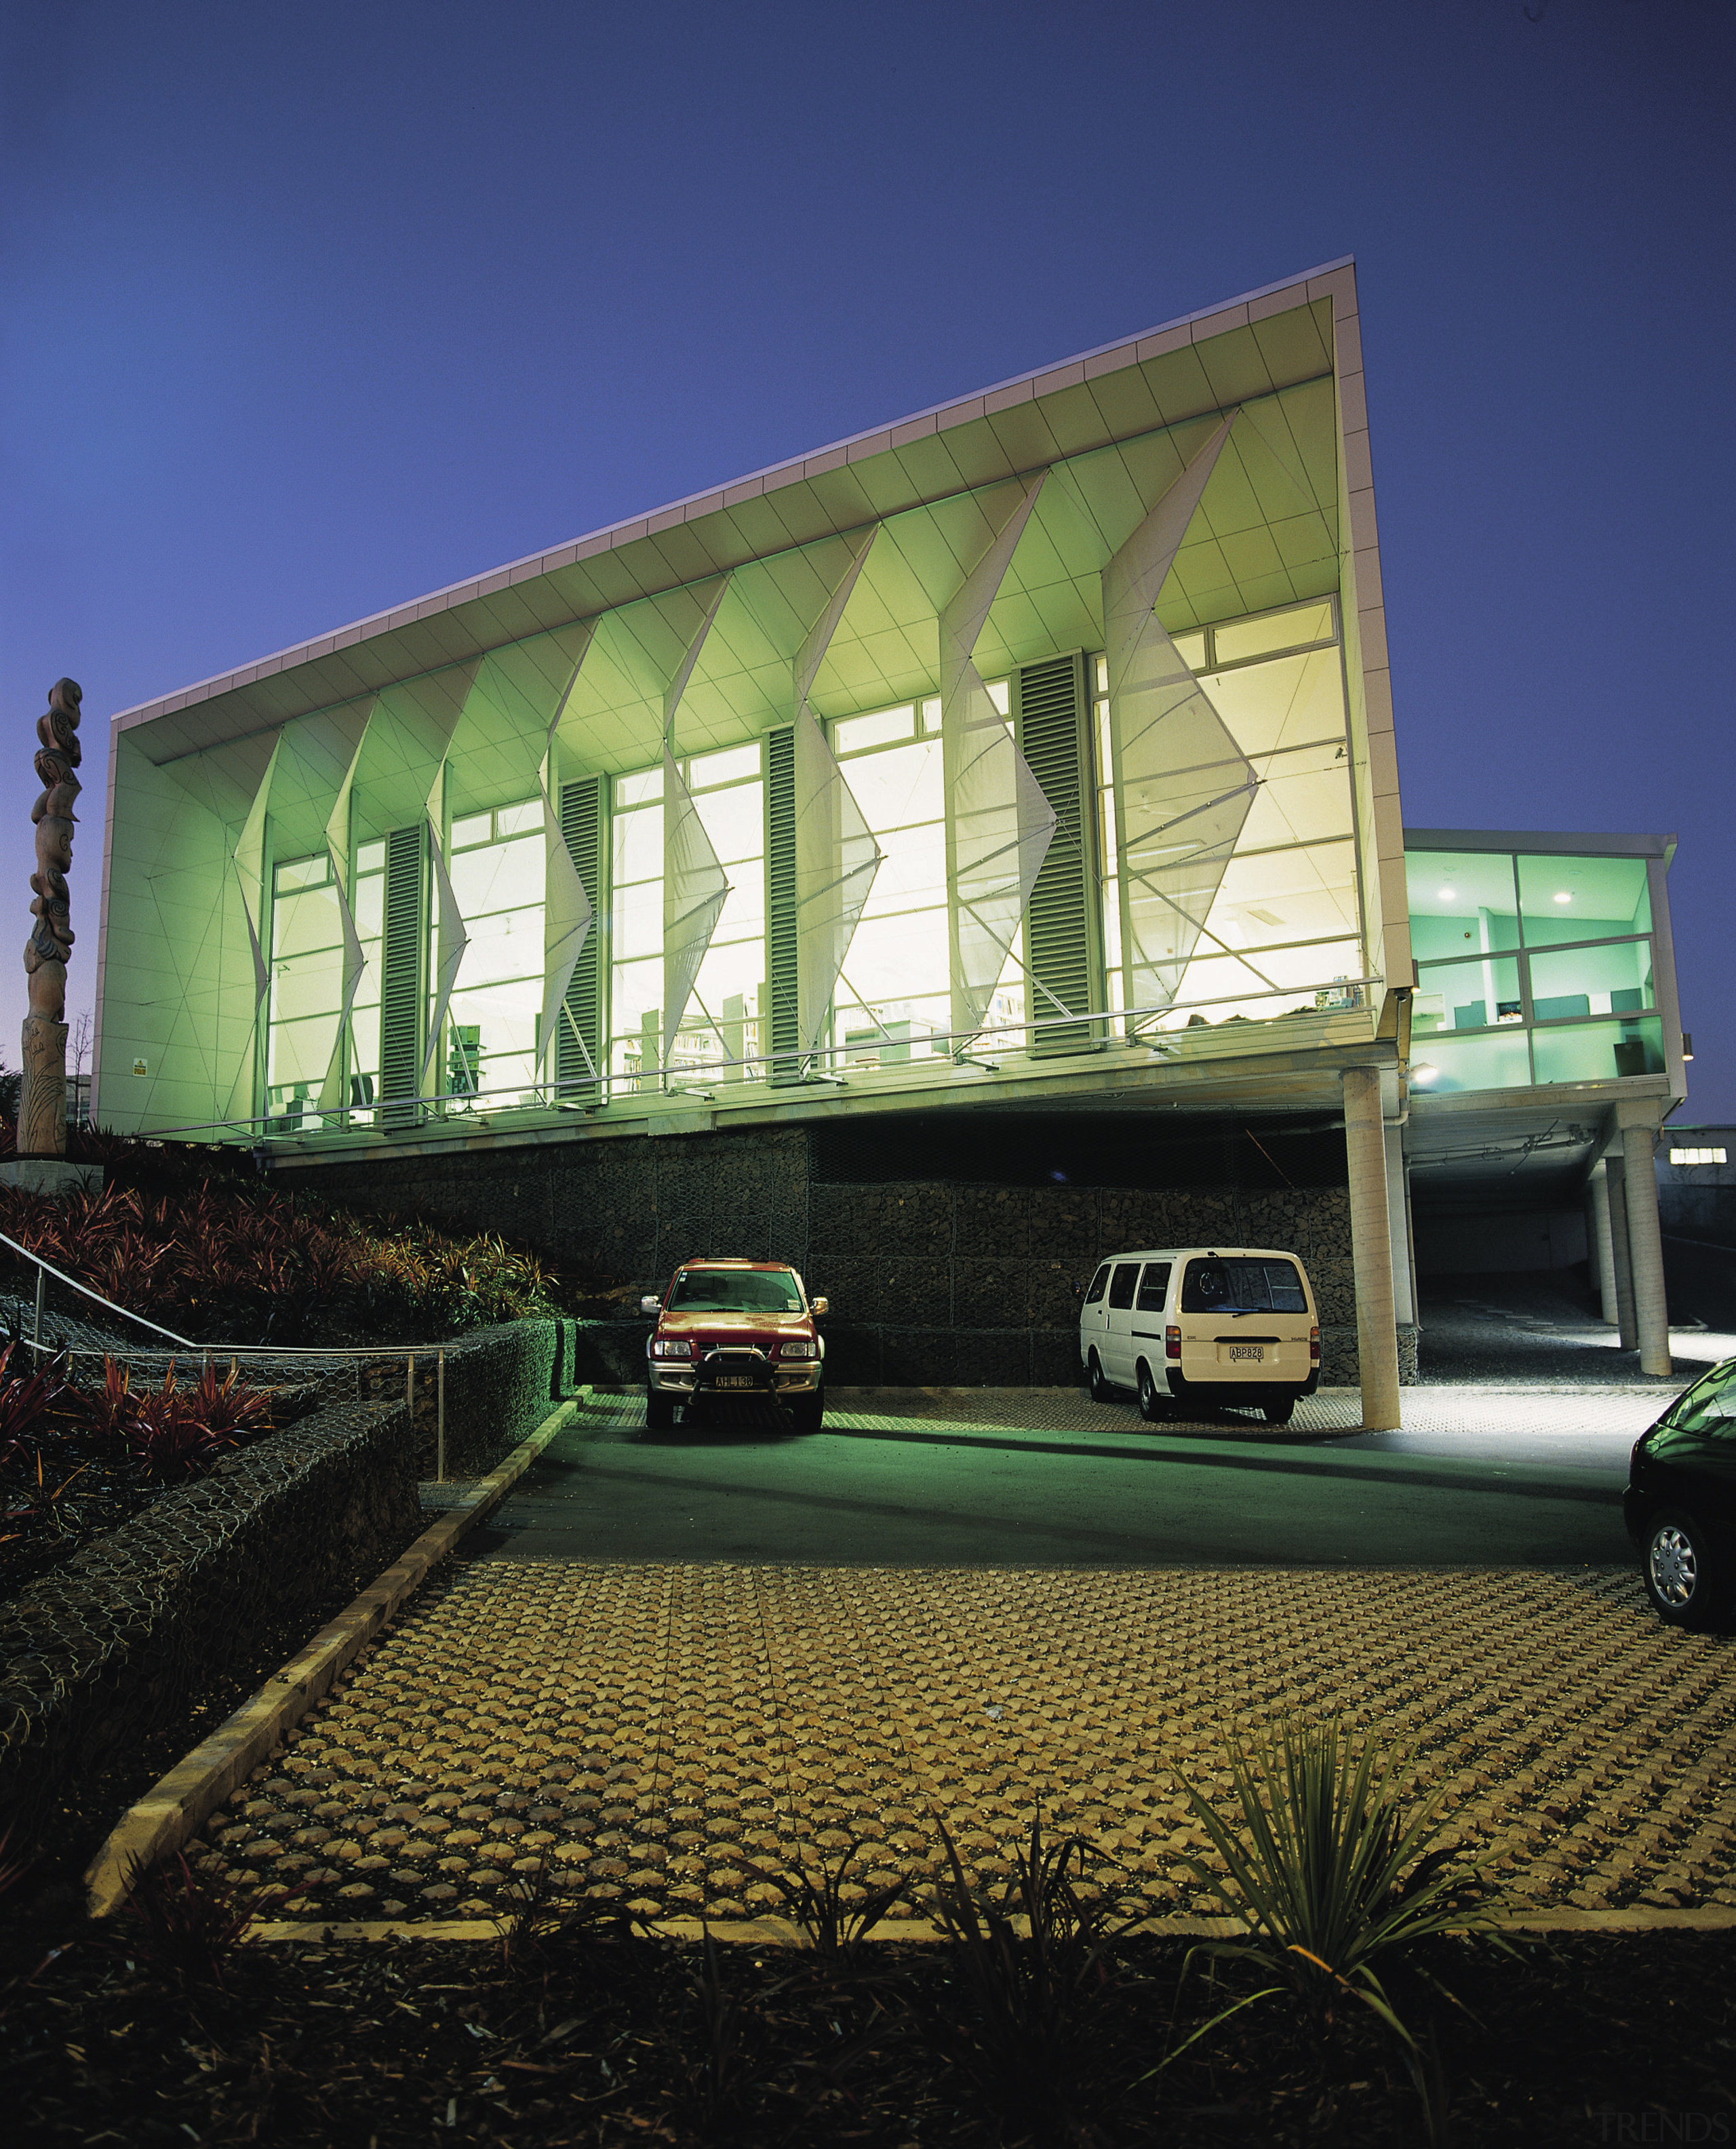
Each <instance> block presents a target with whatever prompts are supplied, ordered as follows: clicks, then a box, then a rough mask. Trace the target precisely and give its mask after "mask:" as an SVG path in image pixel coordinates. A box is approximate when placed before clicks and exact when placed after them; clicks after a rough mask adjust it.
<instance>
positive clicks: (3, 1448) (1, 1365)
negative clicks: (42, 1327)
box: [0, 1340, 67, 1462]
mask: <svg viewBox="0 0 1736 2149" xmlns="http://www.w3.org/2000/svg"><path fill="white" fill-rule="evenodd" d="M18 1354H22V1355H21V1362H20V1363H19V1364H18V1366H17V1367H16V1368H14V1366H13V1357H14V1356H15V1355H18ZM31 1355H32V1354H31V1353H30V1350H29V1346H28V1345H27V1344H24V1343H21V1342H18V1341H16V1340H15V1341H13V1342H10V1343H8V1345H7V1346H6V1347H5V1348H4V1349H3V1350H0V1462H8V1461H10V1460H11V1458H12V1457H13V1455H14V1454H15V1453H16V1452H18V1447H19V1446H20V1445H21V1444H22V1443H23V1442H24V1441H26V1440H28V1439H29V1438H30V1437H31V1436H32V1434H33V1433H35V1432H40V1430H41V1429H42V1427H43V1425H44V1424H45V1423H46V1422H47V1420H48V1413H49V1412H50V1411H52V1410H53V1409H55V1408H56V1407H58V1404H59V1403H60V1402H62V1400H63V1398H64V1397H65V1395H66V1392H67V1382H66V1370H67V1361H66V1356H65V1354H64V1353H62V1355H61V1356H59V1357H58V1358H51V1359H49V1361H48V1363H47V1364H46V1365H45V1366H44V1365H42V1364H39V1363H38V1364H33V1363H31V1362H30V1359H31Z"/></svg>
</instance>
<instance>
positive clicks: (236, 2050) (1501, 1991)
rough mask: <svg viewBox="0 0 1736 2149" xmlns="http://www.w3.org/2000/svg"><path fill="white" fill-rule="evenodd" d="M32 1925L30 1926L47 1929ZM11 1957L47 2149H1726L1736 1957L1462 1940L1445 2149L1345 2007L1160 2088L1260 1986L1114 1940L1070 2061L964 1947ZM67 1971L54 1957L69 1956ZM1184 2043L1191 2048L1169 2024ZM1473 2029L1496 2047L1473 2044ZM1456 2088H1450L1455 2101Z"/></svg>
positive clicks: (79, 1940) (1449, 2013)
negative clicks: (963, 1955) (216, 1967)
mask: <svg viewBox="0 0 1736 2149" xmlns="http://www.w3.org/2000/svg"><path fill="white" fill-rule="evenodd" d="M32 1928H33V1929H32ZM52 1930H55V1929H54V1928H52V1927H50V1926H47V1925H42V1924H41V1923H39V1922H38V1921H37V1920H33V1921H32V1926H30V1927H27V1926H23V1925H20V1924H18V1923H17V1922H16V1921H15V1922H14V1923H13V1925H12V1926H11V1927H10V1928H9V1929H7V1930H6V1935H5V1945H6V1950H7V1954H8V1956H9V1958H10V1960H9V1966H8V1967H7V1968H6V1970H5V1971H4V1973H3V1976H4V1980H9V1981H8V1982H6V1983H5V1990H4V1994H3V2000H0V2086H3V2094H4V2096H5V2101H6V2107H7V2109H8V2111H9V2112H10V2113H11V2115H12V2119H11V2122H10V2132H11V2138H12V2139H13V2140H28V2141H68V2142H70V2141H77V2142H80V2143H88V2144H95V2143H99V2142H116V2143H122V2144H126V2145H131V2144H133V2143H155V2142H170V2141H188V2140H189V2139H190V2140H193V2141H198V2142H201V2143H212V2144H219V2143H230V2142H244V2141H266V2142H279V2143H284V2144H294V2145H302V2144H307V2143H314V2142H320V2143H325V2142H332V2143H340V2144H350V2143H354V2144H355V2145H357V2149H363V2145H368V2149H394V2146H395V2145H398V2144H407V2143H411V2142H414V2143H417V2144H427V2143H429V2142H430V2141H432V2142H435V2143H439V2142H441V2141H459V2140H463V2141H479V2142H482V2141H486V2142H496V2143H499V2144H501V2145H503V2149H529V2145H535V2144H554V2143H572V2144H579V2143H596V2144H600V2145H601V2144H613V2143H616V2142H623V2141H663V2142H670V2143H687V2142H703V2141H742V2142H751V2143H756V2144H784V2143H787V2144H790V2145H819V2144H831V2143H835V2142H846V2141H848V2142H859V2143H863V2144H868V2145H870V2149H880V2145H884V2149H903V2145H907V2144H908V2145H915V2144H930V2143H933V2144H952V2143H959V2144H964V2143H970V2142H984V2143H996V2142H999V2143H1002V2144H1006V2145H1012V2144H1015V2143H1021V2142H1031V2143H1042V2142H1064V2141H1065V2142H1074V2143H1078V2144H1121V2143H1127V2144H1143V2143H1147V2142H1152V2143H1155V2142H1158V2141H1162V2142H1164V2143H1166V2144H1173V2145H1181V2149H1193V2145H1195V2144H1205V2143H1208V2142H1210V2143H1230V2144H1241V2143H1246V2144H1249V2145H1253V2144H1256V2143H1257V2144H1273V2145H1288V2144H1293V2143H1294V2144H1301V2143H1310V2144H1312V2143H1353V2144H1361V2143H1367V2144H1371V2145H1372V2144H1388V2143H1391V2144H1395V2145H1396V2144H1407V2145H1408V2144H1416V2143H1422V2142H1425V2141H1430V2140H1437V2141H1438V2140H1451V2141H1454V2142H1457V2143H1485V2142H1487V2143H1507V2142H1512V2143H1516V2144H1517V2143H1521V2142H1522V2143H1525V2144H1527V2145H1533V2144H1540V2143H1542V2144H1554V2143H1570V2142H1571V2143H1587V2142H1604V2141H1608V2142H1618V2141H1699V2142H1715V2141H1730V2140H1732V2139H1736V2095H1733V2091H1732V2089H1731V2086H1730V2085H1731V2083H1732V2082H1733V2081H1736V1975H1733V1972H1736V1935H1731V1934H1710V1933H1693V1932H1668V1933H1656V1934H1648V1935H1631V1936H1630V1935H1623V1936H1620V1937H1617V1936H1606V1935H1571V1936H1562V1937H1558V1938H1556V1939H1554V1940H1547V1941H1546V1940H1541V1939H1524V1940H1519V1941H1518V1942H1517V1944H1516V1946H1517V1951H1516V1953H1515V1954H1514V1955H1502V1954H1500V1953H1498V1952H1497V1951H1495V1950H1492V1949H1491V1948H1490V1947H1488V1946H1487V1945H1486V1944H1483V1943H1477V1942H1471V1941H1465V1940H1458V1941H1442V1942H1438V1943H1437V1944H1436V1945H1435V1946H1434V1948H1433V1950H1432V1953H1431V1954H1430V1955H1429V1956H1428V1957H1427V1962H1426V1966H1427V1968H1428V1969H1429V1970H1431V1971H1432V1972H1433V1974H1434V1975H1437V1977H1439V1978H1440V1979H1441V1980H1442V1981H1443V1982H1444V1983H1445V1984H1446V1985H1447V1986H1448V1987H1449V1988H1450V1989H1451V1990H1452V1992H1453V1993H1454V1994H1455V1995H1456V1996H1457V1998H1458V2000H1460V2001H1462V2002H1463V2003H1464V2006H1465V2008H1468V2009H1469V2010H1470V2011H1471V2012H1470V2013H1468V2014H1467V2012H1465V2011H1463V2009H1456V2008H1454V2007H1452V2006H1449V2005H1447V2003H1446V2002H1445V2001H1442V2000H1441V1999H1440V1998H1439V1996H1434V1997H1433V1998H1431V1997H1430V1996H1429V1989H1428V1987H1427V1985H1424V1984H1423V1983H1422V1981H1421V1980H1419V1979H1418V1978H1417V1977H1416V1975H1415V1974H1414V1973H1406V1975H1404V1976H1402V1977H1401V1978H1400V1979H1399V1980H1397V1981H1396V1984H1395V1983H1389V1990H1391V1991H1392V1993H1393V1997H1394V1999H1395V2001H1396V2003H1397V2005H1398V2006H1399V2009H1400V2012H1401V2015H1403V2016H1405V2017H1406V2019H1407V2020H1408V2021H1410V2023H1411V2026H1412V2027H1413V2028H1415V2029H1417V2030H1422V2029H1423V2028H1425V2027H1426V2026H1430V2025H1432V2030H1433V2036H1434V2045H1435V2050H1436V2052H1437V2056H1438V2061H1439V2077H1438V2079H1439V2081H1440V2082H1441V2084H1442V2091H1443V2092H1444V2097H1445V2101H1446V2104H1447V2121H1448V2123H1447V2131H1441V2130H1440V2129H1439V2128H1438V2127H1437V2129H1436V2130H1435V2131H1433V2132H1432V2131H1431V2129H1430V2126H1429V2124H1428V2122H1427V2120H1426V2118H1425V2115H1424V2111H1423V2108H1422V2103H1421V2102H1420V2101H1419V2096H1418V2091H1417V2090H1416V2086H1414V2085H1413V2082H1412V2081H1411V2076H1410V2075H1409V2074H1408V2073H1407V2071H1406V2068H1405V2066H1403V2065H1402V2064H1401V2058H1400V2055H1399V2051H1398V2047H1397V2046H1396V2043H1395V2041H1394V2040H1393V2039H1392V2037H1391V2035H1390V2033H1388V2032H1387V2031H1384V2030H1383V2029H1381V2026H1379V2025H1378V2024H1377V2023H1376V2022H1375V2021H1374V2019H1373V2018H1372V2017H1371V2016H1369V2015H1368V2014H1367V2013H1366V2011H1364V2010H1362V2009H1361V2008H1360V2007H1359V2006H1355V2005H1353V2004H1352V2005H1351V2006H1349V2007H1348V2010H1347V2011H1346V2013H1344V2014H1343V2015H1341V2016H1340V2017H1339V2019H1337V2020H1336V2021H1333V2022H1331V2024H1330V2025H1329V2026H1327V2027H1326V2031H1325V2032H1324V2034H1322V2033H1321V2032H1320V2031H1318V2030H1317V2029H1316V2028H1314V2027H1312V2026H1310V2025H1308V2024H1306V2022H1304V2021H1301V2020H1300V2019H1299V2018H1298V2017H1297V2016H1296V2015H1295V2014H1294V2012H1293V2011H1291V2008H1290V2006H1289V2005H1288V2003H1286V2002H1284V2001H1277V2000H1268V2001H1261V2002H1260V2003H1259V2004H1258V2005H1256V2006H1254V2007H1252V2008H1250V2009H1249V2010H1247V2011H1245V2012H1244V2013H1242V2014H1240V2015H1238V2016H1235V2019H1234V2020H1233V2021H1230V2022H1228V2023H1225V2024H1224V2025H1222V2026H1220V2028H1218V2029H1217V2030H1215V2031H1212V2032H1210V2034H1209V2035H1208V2036H1206V2037H1205V2038H1204V2039H1203V2040H1202V2041H1201V2042H1200V2044H1198V2045H1196V2046H1194V2047H1193V2048H1192V2050H1191V2051H1190V2052H1188V2053H1187V2054H1185V2056H1183V2057H1182V2058H1181V2060H1180V2061H1179V2062H1178V2063H1177V2064H1176V2065H1175V2066H1173V2067H1171V2068H1170V2070H1168V2071H1166V2072H1165V2074H1164V2075H1163V2076H1160V2078H1159V2079H1158V2080H1156V2081H1151V2080H1146V2081H1143V2082H1142V2081H1140V2079H1139V2078H1140V2076H1145V2075H1146V2074H1147V2071H1148V2070H1150V2069H1151V2068H1152V2067H1154V2066H1156V2064H1157V2063H1158V2061H1160V2059H1161V2057H1162V2056H1163V2054H1164V2052H1165V2050H1166V2049H1169V2048H1170V2046H1172V2045H1173V2044H1179V2043H1180V2041H1182V2040H1183V2039H1184V2038H1185V2036H1186V2035H1187V2033H1188V2031H1190V2029H1192V2028H1194V2027H1196V2026H1199V2025H1200V2023H1202V2022H1204V2021H1206V2020H1207V2019H1208V2018H1209V2017H1210V2016H1211V2015H1212V2014H1214V2013H1215V2012H1216V2011H1218V2010H1220V2008H1222V2007H1224V2006H1226V2005H1227V2004H1228V2002H1229V2001H1230V1999H1231V1998H1232V1997H1233V1996H1235V1994H1236V1993H1237V1991H1238V1990H1246V1989H1250V1988H1248V1987H1247V1986H1245V1985H1243V1986H1240V1987H1239V1986H1238V1985H1237V1984H1236V1982H1235V1976H1238V1975H1240V1973H1239V1972H1238V1973H1235V1975H1230V1976H1226V1975H1224V1974H1223V1973H1220V1978H1219V1981H1218V1983H1217V1985H1216V1988H1215V1990H1214V1989H1212V1987H1211V1986H1210V1984H1209V1982H1208V1975H1207V1973H1205V1972H1204V1971H1202V1970H1200V1966H1199V1965H1195V1970H1194V1971H1193V1972H1192V1973H1191V1974H1190V1977H1189V1978H1188V1980H1186V1982H1185V1985H1183V1988H1182V1993H1181V2000H1180V2007H1179V2010H1178V2009H1177V2006H1176V1984H1177V1978H1178V1975H1179V1973H1180V1967H1181V1960H1182V1954H1183V1947H1182V1945H1181V1944H1180V1943H1177V1942H1175V1941H1170V1940H1157V1939H1152V1938H1144V1939H1136V1940H1130V1941H1125V1942H1124V1943H1122V1944H1121V1945H1120V1947H1119V1948H1118V1950H1116V1952H1115V1955H1114V1956H1113V1958H1112V1960H1111V1967H1110V1973H1109V1975H1107V1976H1106V1977H1105V1978H1104V1980H1102V1982H1101V1983H1100V1984H1094V1985H1093V1986H1092V1987H1091V1989H1090V1990H1089V1996H1088V2001H1087V2003H1086V2004H1085V2006H1084V2008H1083V2009H1082V2011H1081V2012H1080V2013H1079V2016H1078V2021H1077V2028H1076V2034H1075V2035H1074V2038H1073V2041H1072V2044H1071V2046H1070V2050H1068V2051H1063V2053H1062V2055H1061V2057H1060V2058H1059V2061H1057V2062H1056V2063H1055V2064H1054V2066H1049V2067H1046V2068H1045V2066H1044V2065H1043V2064H1042V2063H1041V2061H1040V2059H1039V2056H1038V2054H1039V2040H1038V2039H1037V2038H1036V2037H1035V2036H1034V2035H1033V2034H1031V2032H1030V2031H1029V2029H1025V2030H1020V2031H1016V2032H1015V2034H1014V2036H1012V2037H1011V2038H1010V2039H1009V2040H1007V2041H1004V2042H1003V2043H1001V2044H999V2045H997V2043H996V2041H995V2039H994V2036H992V2035H988V2036H985V2035H984V2031H983V2030H982V2026H981V2023H980V2019H979V2018H978V2017H976V2016H974V2014H973V2012H972V2010H971V2007H970V2004H969V1999H968V1996H967V1995H966V1992H965V1989H964V1985H962V1984H961V1983H960V1981H959V1978H958V1976H957V1975H956V1971H955V1968H954V1964H953V1962H952V1960H951V1958H950V1956H949V1951H948V1950H946V1949H945V1948H943V1947H941V1946H938V1945H922V1944H918V1943H910V1942H885V1943H870V1944H869V1945H868V1946H866V1947H864V1948H863V1949H862V1950H859V1951H858V1956H857V1959H856V1960H855V1962H854V1963H853V1964H852V1963H849V1962H848V1961H847V1962H844V1963H842V1964H839V1965H833V1964H831V1963H828V1961H827V1960H823V1959H822V1958H820V1957H818V1956H816V1955H812V1954H808V1953H806V1952H797V1951H795V1950H782V1949H775V1948H765V1949H758V1948H753V1947H748V1946H742V1945H732V1946H728V1947H724V1948H719V1949H718V1950H716V1951H715V1955H714V1957H713V1962H714V1966H715V1974H714V1975H711V1976H707V1958H706V1955H705V1954H704V1951H703V1950H702V1949H700V1948H699V1947H697V1946H695V1945H691V1944H689V1945H682V1944H677V1943H673V1942H668V1941H662V1940H653V1939H649V1938H647V1937H644V1936H642V1935H632V1934H629V1933H627V1932H626V1931H625V1930H621V1929H618V1928H609V1927H604V1926H601V1925H581V1926H580V1927H578V1928H577V1929H576V1930H573V1929H569V1930H566V1931H565V1932H563V1933H558V1934H556V1935H544V1936H543V1937H542V1938H541V1940H521V1942H520V1943H519V1944H518V1945H516V1948H515V1949H514V1950H506V1949H505V1948H503V1947H501V1946H494V1945H486V1944H479V1943H459V1942H439V1941H426V1940H384V1941H375V1942H353V1943H343V1944H336V1943H332V1942H329V1941H328V1942H323V1943H309V1944H295V1945H284V1944H269V1945H244V1946H242V1947H240V1948H239V1949H237V1950H234V1952H233V1953H232V1954H231V1955H229V1958H228V1960H227V1962H226V1964H225V1965H224V1969H223V1973H222V1975H223V1983H222V1984H221V1985H215V1984H212V1983H210V1982H209V1981H207V1982H203V1983H200V1982H190V1983H183V1982H180V1981H179V1980H178V1979H177V1978H176V1976H175V1975H174V1974H173V1972H172V1970H170V1969H169V1968H167V1967H166V1966H165V1964H164V1960H163V1959H162V1957H161V1956H160V1955H159V1957H158V1958H157V1959H156V1960H146V1959H145V1955H144V1954H143V1952H142V1951H141V1950H142V1948H143V1945H145V1944H146V1936H145V1935H144V1933H143V1928H142V1927H141V1926H140V1925H139V1924H138V1922H137V1921H136V1920H131V1919H129V1918H128V1917H125V1916H123V1917H122V1918H121V1919H119V1920H117V1921H116V1922H115V1925H114V1926H113V1929H112V1930H104V1931H102V1932H93V1931H89V1930H86V1931H83V1932H80V1933H79V1934H78V1936H77V1937H75V1938H74V1939H73V1940H72V1941H71V1944H70V1945H68V1946H66V1947H65V1948H64V1949H63V1951H62V1952H60V1953H58V1955H55V1956H54V1957H53V1960H49V1961H48V1962H46V1963H43V1960H42V1957H43V1955H44V1954H45V1953H46V1952H47V1949H46V1948H45V1947H44V1945H43V1943H44V1941H45V1940H47V1939H48V1935H49V1933H50V1932H51V1931H52ZM50 1944H51V1945H52V1943H50ZM1172 2016H1173V2017H1174V2026H1173V2027H1172ZM1472 2016H1475V2017H1476V2018H1477V2019H1476V2020H1474V2021H1473V2019H1472ZM1440 2094H1441V2092H1437V2103H1438V2101H1439V2096H1440Z"/></svg>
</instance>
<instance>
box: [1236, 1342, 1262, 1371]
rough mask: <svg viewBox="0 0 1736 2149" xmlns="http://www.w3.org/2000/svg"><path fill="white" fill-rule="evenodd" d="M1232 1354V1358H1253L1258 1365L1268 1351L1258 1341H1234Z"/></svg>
mask: <svg viewBox="0 0 1736 2149" xmlns="http://www.w3.org/2000/svg"><path fill="white" fill-rule="evenodd" d="M1230 1356H1231V1358H1232V1359H1235V1358H1251V1359H1252V1360H1253V1361H1254V1363H1255V1365H1256V1366H1257V1365H1259V1364H1260V1361H1262V1360H1263V1359H1264V1358H1265V1356H1266V1352H1265V1351H1264V1350H1263V1349H1262V1347H1261V1346H1260V1345H1259V1344H1258V1343H1232V1344H1231V1345H1230Z"/></svg>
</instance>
